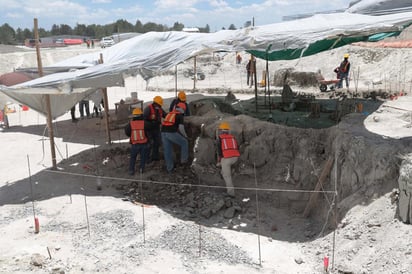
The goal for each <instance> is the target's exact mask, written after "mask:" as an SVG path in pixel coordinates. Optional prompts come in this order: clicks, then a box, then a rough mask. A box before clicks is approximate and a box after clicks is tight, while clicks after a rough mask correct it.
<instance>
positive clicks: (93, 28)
mask: <svg viewBox="0 0 412 274" xmlns="http://www.w3.org/2000/svg"><path fill="white" fill-rule="evenodd" d="M184 27H185V26H184V25H183V24H182V23H179V22H175V23H174V24H173V26H172V27H168V26H166V25H163V24H156V23H153V22H148V23H145V24H143V23H142V22H140V20H137V21H136V23H135V24H134V25H133V24H131V23H129V22H128V21H126V20H117V21H116V22H115V23H112V24H106V25H96V24H92V25H85V24H76V26H75V27H74V28H72V27H71V26H69V25H66V24H60V25H56V24H53V26H52V28H51V29H50V30H45V29H44V28H39V29H38V32H39V37H40V38H42V37H50V36H59V35H76V36H83V37H85V38H91V39H101V38H102V37H104V36H111V35H112V34H113V33H126V32H137V33H146V32H150V31H157V32H162V31H181V30H183V28H184ZM231 28H232V29H233V28H234V25H233V24H232V25H230V26H229V29H231ZM198 29H199V31H200V32H203V33H209V32H210V27H209V25H208V24H206V26H205V27H203V28H198ZM234 29H236V28H234ZM32 38H34V33H33V31H32V30H30V29H28V28H25V29H21V28H17V29H16V30H14V29H13V28H12V27H11V26H10V25H9V24H7V23H5V24H3V25H2V26H0V44H6V45H18V44H23V43H24V41H25V39H32Z"/></svg>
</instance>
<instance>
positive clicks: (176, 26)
mask: <svg viewBox="0 0 412 274" xmlns="http://www.w3.org/2000/svg"><path fill="white" fill-rule="evenodd" d="M184 27H185V25H183V24H182V23H179V22H175V23H174V25H173V27H172V29H171V30H175V31H182V30H183V28H184Z"/></svg>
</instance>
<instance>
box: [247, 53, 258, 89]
mask: <svg viewBox="0 0 412 274" xmlns="http://www.w3.org/2000/svg"><path fill="white" fill-rule="evenodd" d="M255 70H256V59H255V57H254V56H253V55H252V56H250V60H249V62H247V64H246V73H247V82H246V83H247V85H248V86H249V83H250V86H249V87H252V86H253V81H254V78H255V73H256V71H255Z"/></svg>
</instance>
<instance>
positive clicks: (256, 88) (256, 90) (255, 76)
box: [250, 54, 258, 113]
mask: <svg viewBox="0 0 412 274" xmlns="http://www.w3.org/2000/svg"><path fill="white" fill-rule="evenodd" d="M253 58H254V60H255V61H254V62H252V65H253V71H254V73H253V74H254V75H252V77H253V78H254V81H255V98H256V99H255V107H256V113H257V112H258V86H257V75H256V57H254V56H253V54H252V55H251V58H250V59H251V60H253Z"/></svg>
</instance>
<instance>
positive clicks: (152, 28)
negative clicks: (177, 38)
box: [143, 22, 163, 32]
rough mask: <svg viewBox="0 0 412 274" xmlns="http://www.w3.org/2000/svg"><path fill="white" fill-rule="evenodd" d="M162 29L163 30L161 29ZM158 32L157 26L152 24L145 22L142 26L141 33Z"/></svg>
mask: <svg viewBox="0 0 412 274" xmlns="http://www.w3.org/2000/svg"><path fill="white" fill-rule="evenodd" d="M162 29H163V28H162ZM150 31H160V30H159V25H158V24H156V23H153V22H147V23H146V24H144V25H143V32H150Z"/></svg>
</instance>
